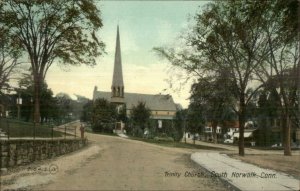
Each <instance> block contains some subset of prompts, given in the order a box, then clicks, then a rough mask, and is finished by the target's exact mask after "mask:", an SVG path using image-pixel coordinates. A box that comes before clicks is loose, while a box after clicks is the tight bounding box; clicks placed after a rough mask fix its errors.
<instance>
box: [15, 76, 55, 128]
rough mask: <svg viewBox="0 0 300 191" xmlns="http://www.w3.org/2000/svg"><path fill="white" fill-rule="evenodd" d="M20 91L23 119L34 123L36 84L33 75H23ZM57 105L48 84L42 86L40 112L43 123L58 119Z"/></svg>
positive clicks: (18, 91) (18, 92) (18, 90)
mask: <svg viewBox="0 0 300 191" xmlns="http://www.w3.org/2000/svg"><path fill="white" fill-rule="evenodd" d="M19 87H20V88H19V89H17V94H19V95H20V96H21V98H22V101H23V103H22V106H21V117H23V118H25V120H26V121H33V97H34V95H33V93H34V82H33V78H32V75H31V74H28V73H23V74H22V76H21V79H20V80H19ZM56 109H57V103H56V101H55V99H54V97H53V92H52V90H51V89H49V88H48V85H47V83H46V82H43V84H42V86H41V97H40V111H41V115H40V116H41V119H42V120H41V122H42V123H43V122H49V121H50V120H52V119H54V118H56V117H57V115H56V113H57V110H56Z"/></svg>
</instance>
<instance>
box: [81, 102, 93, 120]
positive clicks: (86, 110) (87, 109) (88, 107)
mask: <svg viewBox="0 0 300 191" xmlns="http://www.w3.org/2000/svg"><path fill="white" fill-rule="evenodd" d="M92 111H93V101H91V100H89V101H88V102H87V103H86V104H84V105H83V109H82V113H81V117H80V120H81V121H84V122H92Z"/></svg>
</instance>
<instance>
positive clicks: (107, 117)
mask: <svg viewBox="0 0 300 191" xmlns="http://www.w3.org/2000/svg"><path fill="white" fill-rule="evenodd" d="M116 119H117V110H116V107H115V105H114V104H112V103H110V102H108V101H107V100H106V99H97V100H95V102H94V105H93V110H92V128H93V131H101V132H107V133H112V131H113V128H114V124H115V122H116Z"/></svg>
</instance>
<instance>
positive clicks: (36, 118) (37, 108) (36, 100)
mask: <svg viewBox="0 0 300 191" xmlns="http://www.w3.org/2000/svg"><path fill="white" fill-rule="evenodd" d="M41 83H42V82H41V78H40V77H39V75H38V74H35V75H34V123H36V124H40V118H41V117H40V115H41V114H40V89H41Z"/></svg>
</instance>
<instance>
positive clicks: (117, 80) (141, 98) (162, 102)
mask: <svg viewBox="0 0 300 191" xmlns="http://www.w3.org/2000/svg"><path fill="white" fill-rule="evenodd" d="M99 98H104V99H106V100H108V101H110V102H111V103H115V104H116V105H118V106H120V107H122V106H124V105H125V108H126V115H127V117H130V113H131V110H132V108H133V106H136V105H137V104H138V103H139V102H144V103H145V104H146V107H148V108H149V109H150V110H151V118H152V119H155V120H158V124H160V125H161V124H162V122H161V121H162V120H172V119H173V118H174V117H175V114H176V110H177V107H176V106H177V105H176V104H175V103H174V101H173V98H172V96H171V95H162V94H144V93H128V92H126V91H125V85H124V82H123V71H122V59H121V45H120V34H119V26H118V27H117V39H116V50H115V61H114V70H113V77H112V85H111V92H105V91H100V90H98V88H97V86H95V88H94V92H93V100H94V101H95V100H96V99H99Z"/></svg>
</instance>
